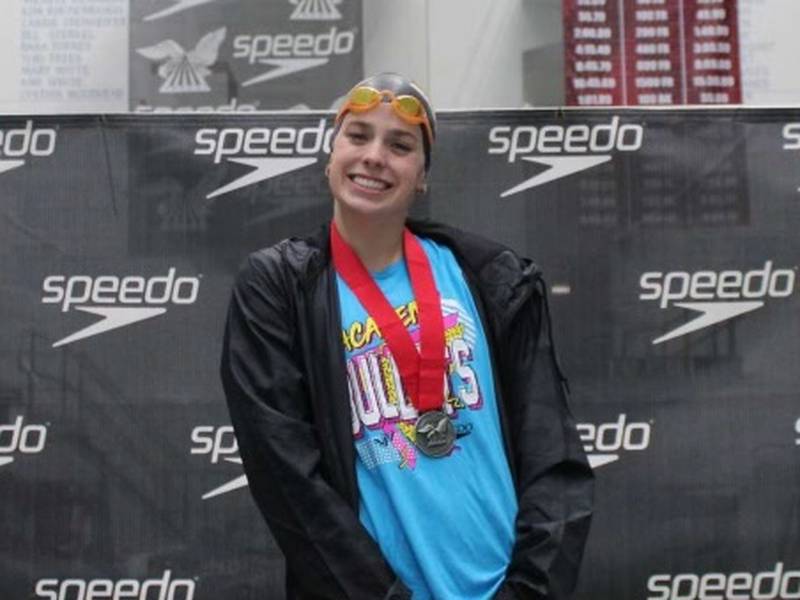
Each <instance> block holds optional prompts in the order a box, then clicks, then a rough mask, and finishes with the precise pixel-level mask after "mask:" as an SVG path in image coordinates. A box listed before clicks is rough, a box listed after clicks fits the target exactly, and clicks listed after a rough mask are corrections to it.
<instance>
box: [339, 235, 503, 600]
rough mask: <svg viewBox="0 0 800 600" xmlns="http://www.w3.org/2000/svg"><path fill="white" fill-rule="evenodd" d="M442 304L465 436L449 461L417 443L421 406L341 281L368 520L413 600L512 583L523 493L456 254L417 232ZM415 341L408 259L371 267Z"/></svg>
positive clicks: (450, 406)
mask: <svg viewBox="0 0 800 600" xmlns="http://www.w3.org/2000/svg"><path fill="white" fill-rule="evenodd" d="M418 239H419V240H420V242H421V243H422V246H423V248H424V250H425V253H426V254H427V256H428V259H429V260H430V263H431V267H432V269H433V274H434V278H435V280H436V285H437V288H438V289H439V294H440V296H441V300H442V315H443V317H444V326H445V343H446V346H447V361H446V370H447V373H448V374H447V376H444V377H443V384H442V385H443V389H444V391H445V394H444V395H443V398H445V397H446V398H447V404H446V405H445V407H444V409H445V410H446V412H447V413H448V414H449V415H450V417H451V419H452V423H453V425H454V426H455V429H456V432H457V435H458V438H457V440H456V447H455V449H454V450H453V451H452V453H450V454H449V455H448V456H446V457H442V458H430V457H428V456H426V455H424V454H422V453H421V452H419V450H418V449H417V448H416V447H415V445H414V424H415V422H416V418H417V411H416V409H415V408H414V407H413V405H412V404H411V402H410V400H409V399H408V398H406V397H404V395H403V394H402V393H401V390H402V384H401V381H400V376H399V373H398V371H397V367H396V365H395V363H394V360H393V359H392V356H391V353H390V351H389V349H388V346H387V345H386V344H385V342H384V340H383V338H382V337H381V336H380V332H379V330H378V328H377V327H376V325H375V323H374V321H373V320H372V318H370V317H369V315H368V314H367V312H366V311H365V310H364V308H363V306H362V305H361V303H360V302H359V301H358V299H357V298H356V297H355V295H354V294H353V293H352V292H351V291H350V288H349V287H348V286H347V284H345V282H344V281H343V280H342V279H341V277H338V276H337V284H338V291H339V298H340V303H341V313H342V314H341V318H342V336H343V343H344V346H345V357H346V362H347V381H348V387H349V392H350V408H351V414H352V425H353V438H354V443H355V447H356V454H357V456H358V458H357V461H356V474H357V477H358V488H359V492H360V495H361V504H360V507H359V518H360V520H361V522H362V523H363V525H364V527H365V528H366V529H367V531H369V533H370V534H371V535H372V536H373V538H374V539H375V540H376V541H377V543H378V545H379V546H380V548H381V551H382V552H383V555H384V556H385V557H386V560H387V561H388V562H389V564H390V565H391V566H392V568H393V569H394V571H395V572H396V573H397V574H398V576H399V577H400V579H402V580H403V582H404V583H405V584H406V585H407V586H409V587H410V588H411V590H412V591H413V593H414V596H413V597H414V600H428V599H436V600H449V599H451V598H459V599H462V600H483V599H489V598H491V597H492V596H493V595H494V593H495V592H496V591H497V589H498V588H499V586H500V585H501V584H502V582H503V579H504V577H505V572H506V568H507V567H508V563H509V561H510V558H511V550H512V547H513V544H514V520H515V517H516V514H517V500H516V495H515V493H514V484H513V481H512V479H511V473H510V471H509V467H508V462H507V460H506V456H505V452H504V449H503V439H502V433H501V429H500V422H499V417H498V412H497V404H496V399H495V392H494V380H493V377H492V369H491V363H490V357H489V351H488V348H487V344H486V336H485V335H484V332H483V328H482V326H481V321H480V319H479V317H478V313H477V310H476V308H475V303H474V301H473V298H472V294H471V293H470V291H469V288H468V286H467V284H466V282H465V281H464V278H463V275H462V273H461V269H460V267H459V266H458V263H457V262H456V260H455V258H454V257H453V254H452V252H451V251H450V250H449V249H448V248H446V247H444V246H441V245H439V244H436V243H435V242H433V241H430V240H425V239H421V238H418ZM372 275H373V277H374V279H375V281H376V282H377V284H378V286H379V287H380V288H381V291H383V293H384V295H385V296H386V297H387V298H388V300H389V302H390V303H391V305H392V307H393V308H395V310H396V311H397V313H398V315H399V316H400V318H401V320H403V322H404V324H405V325H406V327H407V328H408V330H409V332H410V333H411V335H412V338H413V339H414V341H415V342H416V343H417V344H418V343H419V324H418V319H417V317H418V313H417V309H416V302H415V301H414V294H413V290H412V288H411V282H410V279H409V275H408V270H407V268H406V265H405V261H403V260H401V261H399V262H397V263H394V264H393V265H390V266H389V267H387V268H386V269H384V270H383V271H380V272H377V273H373V274H372Z"/></svg>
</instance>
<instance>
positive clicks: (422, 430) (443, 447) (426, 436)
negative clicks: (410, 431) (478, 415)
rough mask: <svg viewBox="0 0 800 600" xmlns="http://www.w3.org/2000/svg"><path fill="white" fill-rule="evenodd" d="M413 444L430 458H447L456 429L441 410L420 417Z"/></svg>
mask: <svg viewBox="0 0 800 600" xmlns="http://www.w3.org/2000/svg"><path fill="white" fill-rule="evenodd" d="M414 429H415V444H416V446H417V448H419V450H420V452H422V453H423V454H425V455H426V456H430V457H431V458H440V457H442V456H447V455H448V454H450V452H451V451H452V450H453V446H454V445H455V441H456V428H455V427H453V423H452V422H451V421H450V417H448V416H447V415H446V414H445V413H444V412H443V411H441V410H431V411H428V412H426V413H423V414H422V415H420V417H419V418H418V419H417V424H416V426H415V428H414Z"/></svg>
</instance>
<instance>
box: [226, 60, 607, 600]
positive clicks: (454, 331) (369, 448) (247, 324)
mask: <svg viewBox="0 0 800 600" xmlns="http://www.w3.org/2000/svg"><path fill="white" fill-rule="evenodd" d="M435 136H436V122H435V116H434V113H433V109H432V107H431V105H430V103H429V102H428V100H427V98H426V97H425V94H424V93H423V92H422V91H421V90H420V89H419V88H418V87H417V86H416V85H414V84H413V83H411V82H410V81H408V80H407V79H405V78H403V77H401V76H399V75H395V74H386V73H384V74H379V75H376V76H374V77H371V78H369V79H366V80H364V81H363V82H361V83H359V84H357V85H356V86H355V87H354V88H353V89H352V90H351V91H350V93H349V94H348V96H347V101H346V103H345V105H344V106H343V108H342V109H341V111H340V112H339V114H338V115H337V118H336V130H335V135H334V139H333V142H332V150H331V157H330V162H329V164H328V166H327V168H326V174H327V177H328V180H329V182H330V189H331V194H332V196H333V220H332V222H331V223H330V225H328V226H326V227H325V228H323V229H322V230H321V231H320V232H318V233H317V234H316V235H314V236H311V237H308V238H303V239H295V238H293V239H290V240H285V241H283V242H280V243H279V244H277V245H275V246H273V247H271V248H266V249H264V250H261V251H258V252H256V253H254V254H252V255H251V256H250V257H249V259H248V261H247V263H246V265H245V266H244V268H243V269H242V271H241V272H240V274H239V276H238V278H237V281H236V284H235V286H234V290H233V298H232V301H231V305H230V309H229V315H228V322H227V327H226V332H225V341H224V349H223V356H222V379H223V384H224V388H225V393H226V396H227V400H228V404H229V408H230V413H231V419H232V422H233V425H234V428H235V431H236V436H237V439H238V441H239V447H240V452H241V456H242V460H243V463H244V468H245V471H246V473H247V476H248V480H249V482H250V489H251V491H252V493H253V495H254V497H255V499H256V502H257V504H258V506H259V508H260V510H261V512H262V514H263V515H264V518H265V519H266V522H267V524H268V526H269V528H270V530H271V531H272V534H273V535H274V536H275V539H276V540H277V542H278V544H279V546H280V547H281V549H282V551H283V552H284V554H285V557H286V565H287V593H288V597H289V598H331V599H334V598H335V599H342V598H352V599H359V600H360V599H374V598H377V599H380V598H397V599H400V598H411V597H412V594H413V598H414V599H415V600H416V599H423V600H424V599H428V598H435V599H441V600H450V599H460V600H464V599H490V598H542V599H543V598H564V597H566V595H567V594H568V593H569V592H570V591H571V590H572V589H573V587H574V585H575V579H576V576H577V571H578V566H579V564H580V559H581V555H582V552H583V545H584V541H585V537H586V534H587V533H588V528H589V522H590V516H591V495H592V474H591V470H590V468H589V466H588V464H587V462H586V459H585V457H584V454H583V451H582V448H581V444H580V441H579V438H578V435H577V432H576V428H575V424H574V422H573V419H572V417H571V415H570V413H569V410H568V408H567V405H566V399H565V395H564V387H565V386H564V384H565V381H564V380H563V377H562V375H561V372H560V370H559V368H558V363H557V361H556V357H555V354H554V351H553V348H552V343H551V342H552V340H551V334H550V329H549V319H548V315H547V310H546V300H545V292H544V290H545V288H544V285H543V284H542V282H541V279H540V277H539V273H538V271H537V270H536V268H535V267H534V266H533V264H532V263H531V262H530V261H527V260H524V259H520V258H519V257H517V256H516V255H515V254H514V253H513V252H512V251H510V250H509V249H507V248H505V247H503V246H500V245H498V244H495V243H493V242H489V241H487V240H484V239H482V238H479V237H477V236H473V235H470V234H467V233H464V232H461V231H458V230H455V229H453V228H450V227H446V226H443V225H436V224H431V223H414V222H409V220H408V212H409V208H410V207H411V205H412V203H413V202H414V199H415V197H416V196H417V195H418V194H420V193H421V192H422V191H424V189H425V185H426V174H427V170H428V168H429V166H430V161H431V152H432V149H433V146H434V142H435Z"/></svg>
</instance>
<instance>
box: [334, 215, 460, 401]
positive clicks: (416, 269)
mask: <svg viewBox="0 0 800 600" xmlns="http://www.w3.org/2000/svg"><path fill="white" fill-rule="evenodd" d="M331 250H332V253H333V266H334V267H335V268H336V272H337V273H338V274H339V276H340V277H341V278H342V279H344V281H345V283H346V284H347V285H348V287H349V288H350V289H351V290H352V291H353V293H354V294H355V296H356V298H358V300H359V302H361V304H362V305H363V306H364V308H365V309H366V310H367V313H369V315H370V316H371V317H372V318H373V319H375V323H376V324H377V326H378V329H379V330H380V332H381V335H382V336H383V339H384V340H386V343H387V345H388V346H389V350H391V351H392V356H393V357H394V361H395V363H396V364H397V368H398V370H399V371H400V379H401V381H402V382H403V389H404V390H405V393H406V394H407V395H408V396H409V397H410V398H411V402H412V404H413V405H414V406H415V407H416V408H417V410H418V411H419V412H425V411H428V410H441V408H442V403H443V402H444V380H443V375H444V319H443V318H442V304H441V301H440V299H439V291H438V290H437V289H436V282H435V281H434V279H433V271H432V270H431V265H430V261H428V257H427V255H426V254H425V251H424V250H423V249H422V245H421V244H420V243H419V241H418V240H417V238H415V237H414V235H413V234H412V233H411V232H410V231H409V230H408V229H407V228H406V229H404V230H403V252H404V253H405V259H406V265H407V266H408V273H409V275H410V277H411V288H412V289H413V290H414V296H415V298H416V300H417V310H418V315H419V329H420V351H419V352H417V348H416V346H415V345H414V340H412V339H411V334H410V333H408V330H407V329H406V328H405V326H404V325H403V322H402V321H401V320H400V317H398V316H397V313H396V312H395V310H394V309H393V308H392V305H391V304H389V301H388V300H387V299H386V296H384V295H383V292H382V291H381V289H380V288H379V287H378V284H376V283H375V281H374V280H373V279H372V276H371V275H370V274H369V271H367V269H366V267H365V266H364V263H362V262H361V259H360V258H359V257H358V255H357V254H356V253H355V251H354V250H353V249H352V248H351V247H350V245H349V244H348V243H347V242H346V241H345V240H344V239H343V238H342V236H341V234H340V233H339V230H338V229H337V228H336V224H335V223H333V222H331Z"/></svg>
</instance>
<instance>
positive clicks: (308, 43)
mask: <svg viewBox="0 0 800 600" xmlns="http://www.w3.org/2000/svg"><path fill="white" fill-rule="evenodd" d="M355 45H356V30H355V29H353V30H352V31H346V30H342V31H340V30H339V29H337V28H336V27H335V26H334V27H331V28H330V30H329V31H327V32H325V33H319V34H316V35H313V34H310V33H297V34H292V33H278V34H274V35H273V34H268V33H259V34H255V35H247V34H244V35H237V36H236V37H235V38H234V39H233V58H238V59H243V60H245V61H247V63H248V64H249V65H255V64H259V65H267V66H269V67H270V69H269V70H268V71H266V72H265V73H261V74H260V75H256V76H255V77H251V78H250V79H248V80H247V81H245V82H243V83H242V87H249V86H251V85H256V84H258V83H264V82H265V81H270V80H272V79H277V78H278V77H284V76H286V75H290V74H292V73H298V72H300V71H305V70H307V69H313V68H315V67H320V66H322V65H326V64H328V62H330V59H331V57H334V56H344V55H347V54H350V53H351V52H352V51H353V49H354V48H355Z"/></svg>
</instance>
